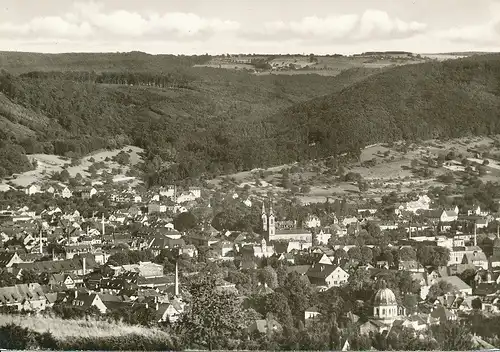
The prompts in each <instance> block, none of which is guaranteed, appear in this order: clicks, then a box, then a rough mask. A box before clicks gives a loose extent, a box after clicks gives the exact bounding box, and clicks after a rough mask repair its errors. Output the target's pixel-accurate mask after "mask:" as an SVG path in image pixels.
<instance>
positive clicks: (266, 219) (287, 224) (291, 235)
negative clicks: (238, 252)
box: [261, 201, 312, 243]
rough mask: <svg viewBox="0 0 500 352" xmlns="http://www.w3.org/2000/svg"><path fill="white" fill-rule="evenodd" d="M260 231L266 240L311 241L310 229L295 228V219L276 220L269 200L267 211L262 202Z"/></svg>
mask: <svg viewBox="0 0 500 352" xmlns="http://www.w3.org/2000/svg"><path fill="white" fill-rule="evenodd" d="M261 218H262V232H263V235H264V238H266V239H267V242H272V241H297V242H306V243H312V232H311V231H310V230H306V229H301V228H297V222H296V221H276V217H275V215H274V211H273V203H272V202H271V201H270V202H269V213H267V212H266V206H265V204H264V202H262V215H261Z"/></svg>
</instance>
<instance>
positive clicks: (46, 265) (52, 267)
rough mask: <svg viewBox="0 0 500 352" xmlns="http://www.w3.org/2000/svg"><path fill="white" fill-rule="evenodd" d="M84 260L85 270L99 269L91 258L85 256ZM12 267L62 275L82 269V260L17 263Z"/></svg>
mask: <svg viewBox="0 0 500 352" xmlns="http://www.w3.org/2000/svg"><path fill="white" fill-rule="evenodd" d="M85 258H86V263H85V266H86V268H87V269H89V270H90V269H95V268H97V267H99V265H98V264H97V263H96V262H95V260H94V259H93V258H92V257H90V256H86V257H85ZM14 267H16V268H19V269H24V270H33V271H35V272H39V273H42V272H45V273H62V272H66V271H76V270H81V269H82V268H83V260H82V259H81V258H73V259H69V260H55V261H53V260H50V261H43V262H34V263H19V264H14Z"/></svg>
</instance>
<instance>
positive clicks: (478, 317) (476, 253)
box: [0, 180, 500, 350]
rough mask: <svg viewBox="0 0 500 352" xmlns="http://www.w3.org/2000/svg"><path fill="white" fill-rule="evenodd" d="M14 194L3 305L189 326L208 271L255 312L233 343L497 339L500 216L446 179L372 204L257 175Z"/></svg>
mask: <svg viewBox="0 0 500 352" xmlns="http://www.w3.org/2000/svg"><path fill="white" fill-rule="evenodd" d="M0 197H1V201H2V204H3V208H2V209H1V210H0V224H1V225H0V238H1V244H2V247H3V248H2V251H1V252H0V267H1V273H0V286H1V287H0V307H1V309H2V312H3V316H4V317H5V316H7V317H10V318H12V319H13V317H15V316H16V315H19V314H21V315H26V314H27V315H28V316H29V317H27V318H26V319H28V320H29V319H32V318H33V317H35V316H52V317H59V318H62V319H66V320H72V319H82V318H85V317H87V319H88V317H93V319H97V320H99V319H104V320H106V319H108V320H109V319H111V320H113V321H116V322H121V323H123V324H131V325H134V324H135V325H143V326H148V327H153V326H155V327H160V328H161V329H164V330H165V331H169V333H171V334H175V333H176V331H177V330H176V326H177V325H178V324H181V322H182V319H183V316H185V315H186V314H188V312H190V311H191V310H190V304H191V303H192V299H193V297H192V292H191V290H190V287H192V284H193V283H194V282H196V280H199V279H202V280H203V279H205V280H206V279H207V278H208V279H209V280H212V281H213V282H212V284H213V285H214V289H216V290H217V292H223V293H227V294H230V295H232V296H234V297H236V298H237V300H236V301H235V302H237V307H236V308H237V309H238V310H239V312H240V313H241V314H243V315H242V316H243V317H244V318H241V319H240V323H241V324H243V325H242V326H240V327H239V328H238V329H235V330H232V332H231V334H232V335H231V336H229V337H230V338H231V339H232V341H233V342H232V343H233V345H231V344H229V342H227V341H228V340H227V339H226V340H224V341H225V342H224V343H222V342H221V341H220V340H218V341H217V343H219V345H211V346H212V347H213V346H217V347H226V348H228V347H237V348H241V349H259V348H274V347H276V346H277V345H276V344H279V343H282V342H280V341H283V339H286V341H287V342H286V343H287V344H288V346H296V347H297V348H301V349H322V348H326V349H328V348H332V349H342V350H362V349H367V348H376V349H387V348H389V347H390V348H393V349H396V348H400V349H407V348H408V349H409V348H410V347H409V346H410V345H411V346H418V349H435V348H439V346H440V345H439V343H443V342H442V341H439V342H438V341H437V339H436V338H434V337H430V336H432V332H433V331H435V329H439V328H440V327H443V326H447V324H457V322H460V321H468V322H469V323H470V324H472V326H473V330H472V331H473V334H471V335H467V334H464V336H462V337H463V338H464V339H465V341H462V342H457V343H458V344H460V343H462V344H464V345H460V346H462V347H463V346H470V347H474V348H492V346H494V345H495V344H497V343H498V340H497V339H498V337H497V334H498V332H497V330H496V329H497V328H496V326H497V325H495V324H496V323H495V322H498V321H499V320H498V319H499V317H500V214H499V213H497V212H495V211H494V210H492V209H488V208H485V207H482V206H481V205H479V204H475V205H473V206H461V207H459V206H456V205H455V206H449V207H443V206H441V205H438V206H436V204H439V202H437V201H436V196H435V194H433V192H432V191H429V192H427V193H425V192H421V194H417V193H415V192H413V193H412V194H411V195H410V196H405V197H403V195H401V194H400V195H397V194H395V192H392V193H390V194H388V195H386V196H384V197H382V201H381V202H380V203H377V202H376V201H373V200H372V201H370V202H369V204H368V205H367V206H366V207H360V206H359V203H358V204H355V203H350V202H349V201H348V200H346V199H327V200H326V201H325V202H323V203H305V204H302V203H300V202H294V201H293V200H289V199H286V197H284V196H283V195H280V194H277V193H273V192H269V193H268V194H262V193H257V192H251V191H250V190H249V187H227V188H226V192H224V191H222V190H219V191H217V192H215V191H214V190H213V189H211V188H210V187H209V188H206V187H204V186H196V187H195V186H177V185H171V186H164V187H152V188H150V189H146V188H145V187H143V186H142V185H140V184H139V185H137V186H133V185H131V183H130V182H125V183H118V184H117V183H113V182H111V183H103V182H90V181H89V182H84V181H81V182H80V184H79V185H75V182H67V183H64V182H61V181H53V180H46V181H43V182H38V183H34V184H30V185H28V186H26V187H18V188H17V189H15V188H13V187H10V188H9V189H5V192H3V193H0ZM439 197H440V196H439V195H438V198H439ZM391 198H396V199H395V200H394V199H393V200H392V202H391ZM398 198H399V199H398ZM401 199H404V201H401ZM496 202H497V203H499V201H498V200H497V201H496ZM388 204H389V205H390V206H388ZM496 209H498V208H496ZM236 308H235V309H236ZM205 309H208V308H207V307H205ZM227 312H230V309H229V308H227ZM227 312H226V313H227ZM220 314H225V313H224V312H222V313H220ZM458 326H460V325H458ZM409 331H410V332H411V333H409ZM436 331H439V330H436ZM436 334H437V333H436ZM292 337H293V338H292ZM280 338H281V339H282V340H280ZM454 338H455V339H456V336H455V337H454ZM234 341H238V342H237V343H236V342H234ZM199 342H200V343H201V345H203V343H207V342H206V341H203V342H201V341H199ZM214 343H215V342H214ZM221 343H222V344H221ZM446 343H450V341H449V340H446ZM273 346H274V347H273ZM460 346H455V347H456V348H460ZM415 348H417V347H415Z"/></svg>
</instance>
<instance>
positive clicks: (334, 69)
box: [195, 55, 426, 76]
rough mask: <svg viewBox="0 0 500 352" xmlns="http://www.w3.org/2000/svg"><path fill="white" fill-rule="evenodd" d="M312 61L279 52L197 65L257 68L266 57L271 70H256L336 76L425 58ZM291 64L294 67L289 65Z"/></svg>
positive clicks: (236, 68)
mask: <svg viewBox="0 0 500 352" xmlns="http://www.w3.org/2000/svg"><path fill="white" fill-rule="evenodd" d="M314 58H315V60H313V61H311V60H310V59H309V57H308V56H278V57H274V58H270V59H268V57H266V56H262V57H252V56H240V57H231V58H220V57H217V58H213V59H212V60H210V61H209V62H208V63H206V64H199V65H195V67H212V68H222V69H230V70H251V71H253V70H254V68H253V66H252V65H251V64H250V61H251V60H255V59H261V60H267V63H268V64H269V65H270V66H271V67H272V69H271V70H264V71H263V72H255V74H258V75H263V74H270V73H272V74H280V75H301V74H317V75H321V76H336V75H338V74H339V73H340V72H342V71H344V70H348V69H350V68H356V67H366V68H385V67H389V66H398V65H408V64H415V63H421V62H423V61H425V60H426V59H424V58H417V57H407V56H406V57H397V56H394V57H392V56H389V55H373V56H372V55H367V56H340V55H339V56H315V57H314ZM290 67H294V68H293V69H290Z"/></svg>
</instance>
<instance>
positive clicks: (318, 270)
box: [306, 263, 349, 289]
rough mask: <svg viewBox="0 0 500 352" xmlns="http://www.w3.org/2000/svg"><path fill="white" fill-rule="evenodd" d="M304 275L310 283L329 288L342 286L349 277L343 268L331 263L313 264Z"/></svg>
mask: <svg viewBox="0 0 500 352" xmlns="http://www.w3.org/2000/svg"><path fill="white" fill-rule="evenodd" d="M306 275H307V277H308V278H309V281H310V282H311V284H313V285H317V286H319V287H321V288H324V289H329V288H331V287H333V286H342V285H344V284H346V283H347V280H348V279H349V274H348V273H347V272H346V271H345V270H344V269H342V268H341V267H340V266H336V265H332V264H321V263H318V264H314V265H313V266H312V267H311V268H310V269H309V270H308V271H307V274H306Z"/></svg>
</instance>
